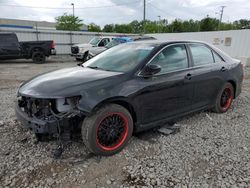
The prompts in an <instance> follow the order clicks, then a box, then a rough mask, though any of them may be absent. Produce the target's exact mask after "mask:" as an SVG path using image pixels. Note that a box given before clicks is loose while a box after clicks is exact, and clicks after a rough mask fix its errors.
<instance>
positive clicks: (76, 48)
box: [71, 36, 114, 61]
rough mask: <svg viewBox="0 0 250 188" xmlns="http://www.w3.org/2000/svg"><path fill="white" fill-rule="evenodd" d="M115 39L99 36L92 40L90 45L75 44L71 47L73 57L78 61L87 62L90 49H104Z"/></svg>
mask: <svg viewBox="0 0 250 188" xmlns="http://www.w3.org/2000/svg"><path fill="white" fill-rule="evenodd" d="M113 39H114V37H109V36H107V37H102V36H97V37H94V38H92V39H91V40H90V41H89V42H88V43H84V44H75V45H73V46H72V47H71V56H74V57H75V58H76V60H77V61H85V60H86V58H87V57H88V51H89V50H90V49H92V48H95V47H104V46H106V45H107V44H108V43H109V42H110V41H112V40H113Z"/></svg>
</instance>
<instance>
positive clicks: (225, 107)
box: [221, 87, 233, 112]
mask: <svg viewBox="0 0 250 188" xmlns="http://www.w3.org/2000/svg"><path fill="white" fill-rule="evenodd" d="M223 95H226V101H225V102H224V103H225V104H222V100H223ZM232 101H233V92H232V90H231V88H229V87H227V88H225V89H224V91H223V92H222V95H221V108H222V110H223V111H224V112H225V111H227V110H228V108H229V107H230V105H231V103H232Z"/></svg>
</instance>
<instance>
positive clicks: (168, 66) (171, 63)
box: [150, 44, 188, 74]
mask: <svg viewBox="0 0 250 188" xmlns="http://www.w3.org/2000/svg"><path fill="white" fill-rule="evenodd" d="M150 64H156V65H160V66H161V72H160V73H158V74H163V73H167V72H171V71H177V70H182V69H185V68H187V67H188V58H187V51H186V48H185V46H184V45H183V44H178V45H171V46H169V47H167V48H165V49H164V50H162V51H161V52H160V53H159V54H158V55H157V56H156V57H155V58H154V59H153V60H152V61H151V63H150Z"/></svg>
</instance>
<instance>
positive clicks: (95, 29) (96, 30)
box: [88, 23, 102, 32]
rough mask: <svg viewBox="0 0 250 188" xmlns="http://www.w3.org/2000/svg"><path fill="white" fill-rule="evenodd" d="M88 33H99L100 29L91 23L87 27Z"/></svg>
mask: <svg viewBox="0 0 250 188" xmlns="http://www.w3.org/2000/svg"><path fill="white" fill-rule="evenodd" d="M88 31H92V32H101V31H102V30H101V27H100V26H99V25H96V24H94V23H91V24H89V25H88Z"/></svg>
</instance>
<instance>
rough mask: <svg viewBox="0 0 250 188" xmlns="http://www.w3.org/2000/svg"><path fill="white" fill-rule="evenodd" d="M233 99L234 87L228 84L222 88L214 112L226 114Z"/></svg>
mask: <svg viewBox="0 0 250 188" xmlns="http://www.w3.org/2000/svg"><path fill="white" fill-rule="evenodd" d="M233 98H234V87H233V86H232V84H231V83H229V82H227V83H226V84H225V85H224V86H223V87H222V89H221V90H220V92H219V94H218V96H217V98H216V102H215V106H214V108H213V111H214V112H217V113H224V112H226V111H227V110H228V109H229V108H230V106H231V104H232V102H233Z"/></svg>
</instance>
